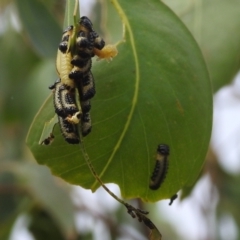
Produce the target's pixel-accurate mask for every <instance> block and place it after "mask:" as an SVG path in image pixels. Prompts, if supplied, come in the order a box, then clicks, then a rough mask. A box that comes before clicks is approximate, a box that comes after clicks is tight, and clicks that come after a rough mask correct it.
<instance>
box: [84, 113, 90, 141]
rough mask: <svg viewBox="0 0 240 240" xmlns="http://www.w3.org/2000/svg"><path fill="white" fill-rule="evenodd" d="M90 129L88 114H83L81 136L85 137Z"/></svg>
mask: <svg viewBox="0 0 240 240" xmlns="http://www.w3.org/2000/svg"><path fill="white" fill-rule="evenodd" d="M91 129H92V122H91V117H90V113H89V112H88V113H84V114H83V116H82V135H83V136H84V137H85V136H87V135H88V134H89V133H90V132H91Z"/></svg>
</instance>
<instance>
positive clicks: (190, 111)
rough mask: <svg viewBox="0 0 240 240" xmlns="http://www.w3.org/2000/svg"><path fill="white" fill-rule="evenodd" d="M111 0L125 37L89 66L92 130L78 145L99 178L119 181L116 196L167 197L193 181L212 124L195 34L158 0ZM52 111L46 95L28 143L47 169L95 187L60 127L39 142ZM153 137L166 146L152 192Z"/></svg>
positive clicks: (79, 154) (155, 142)
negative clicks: (165, 165) (110, 54)
mask: <svg viewBox="0 0 240 240" xmlns="http://www.w3.org/2000/svg"><path fill="white" fill-rule="evenodd" d="M112 2H113V4H114V6H115V7H116V9H117V11H118V14H119V15H120V16H121V18H122V21H123V22H124V24H125V26H126V28H125V29H126V34H125V41H124V42H122V43H121V44H119V46H118V51H119V54H118V56H117V57H116V58H114V60H113V61H112V62H110V63H107V62H105V61H99V62H96V63H95V64H94V66H93V69H92V72H93V75H94V77H95V82H96V90H97V94H96V96H95V97H94V98H93V99H92V100H91V103H92V109H91V116H92V122H93V129H92V132H91V133H90V134H89V135H88V136H87V137H85V138H84V139H83V143H82V144H84V146H85V149H86V152H87V153H88V155H89V157H90V160H91V162H92V164H93V166H94V168H95V170H96V172H97V173H98V175H99V176H100V177H101V179H102V181H103V182H105V183H108V182H112V183H116V184H118V185H119V187H120V189H121V193H122V195H123V197H125V198H133V197H140V198H141V199H143V200H144V201H158V200H160V199H164V198H170V197H171V196H173V195H174V194H175V193H176V192H177V191H178V190H179V189H181V188H182V187H183V186H187V185H191V184H192V183H193V182H194V180H195V179H196V177H197V176H198V174H199V172H200V170H201V167H202V165H203V162H204V158H205V155H206V151H207V148H208V144H209V139H210V133H211V123H212V92H211V84H210V81H209V76H208V72H207V69H206V66H205V63H204V60H203V57H202V55H201V51H200V50H199V48H198V46H197V44H196V42H195V40H194V39H193V37H192V36H191V34H190V33H189V31H188V30H187V29H186V27H185V26H184V25H183V24H182V22H181V21H180V20H179V19H178V17H176V15H175V14H174V13H173V12H172V11H171V10H170V9H168V8H167V7H166V6H165V5H164V4H163V3H161V2H160V1H157V0H145V1H136V0H135V1H128V0H119V1H117V0H114V1H112ZM53 116H54V108H53V104H52V97H51V96H50V97H49V99H48V100H47V101H46V102H45V104H44V105H43V107H42V108H41V109H40V111H39V112H38V114H37V115H36V117H35V119H34V121H33V123H32V126H31V128H30V131H29V134H28V137H27V144H28V146H29V147H30V149H31V151H32V153H33V154H34V156H35V158H36V160H37V161H38V163H39V164H44V165H47V166H49V167H50V169H51V170H52V172H53V174H54V175H57V176H59V177H61V178H63V179H65V180H66V181H68V182H70V183H72V184H76V185H80V186H82V187H84V188H91V189H92V190H93V191H95V190H96V189H97V188H98V187H99V184H98V182H97V181H96V180H95V178H94V177H93V176H92V175H91V172H90V170H89V169H88V166H87V164H86V162H85V160H84V157H83V155H82V152H81V150H80V148H81V146H79V145H70V144H67V143H66V142H65V141H64V139H63V137H62V136H61V133H60V130H59V126H57V127H55V128H54V133H53V134H54V136H55V140H54V142H53V143H52V144H51V145H50V146H43V145H39V140H40V138H41V136H42V132H43V129H44V125H45V123H46V122H47V121H49V120H51V119H52V118H53ZM160 143H164V144H168V145H169V147H170V156H169V162H170V163H169V170H168V174H167V177H166V179H165V181H164V183H163V184H162V186H161V187H160V189H159V190H156V191H153V190H150V189H149V182H150V177H151V175H152V172H153V169H154V166H155V155H156V149H157V145H158V144H160Z"/></svg>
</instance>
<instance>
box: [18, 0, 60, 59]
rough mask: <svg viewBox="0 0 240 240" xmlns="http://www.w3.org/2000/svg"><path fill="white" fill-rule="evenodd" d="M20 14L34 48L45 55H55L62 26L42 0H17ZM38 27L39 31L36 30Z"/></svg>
mask: <svg viewBox="0 0 240 240" xmlns="http://www.w3.org/2000/svg"><path fill="white" fill-rule="evenodd" d="M16 4H17V7H18V11H19V15H20V17H21V20H22V23H23V26H24V28H25V30H26V33H27V35H28V37H29V39H30V41H31V44H32V45H33V47H34V49H36V51H37V52H38V54H40V55H41V56H43V57H55V56H56V48H55V46H57V45H58V43H59V36H61V32H62V31H61V28H60V26H59V25H58V24H57V22H56V20H55V18H53V16H52V14H53V13H51V12H50V11H49V10H48V9H47V8H46V6H45V5H44V4H43V2H42V1H31V0H16ZM36 29H37V31H36Z"/></svg>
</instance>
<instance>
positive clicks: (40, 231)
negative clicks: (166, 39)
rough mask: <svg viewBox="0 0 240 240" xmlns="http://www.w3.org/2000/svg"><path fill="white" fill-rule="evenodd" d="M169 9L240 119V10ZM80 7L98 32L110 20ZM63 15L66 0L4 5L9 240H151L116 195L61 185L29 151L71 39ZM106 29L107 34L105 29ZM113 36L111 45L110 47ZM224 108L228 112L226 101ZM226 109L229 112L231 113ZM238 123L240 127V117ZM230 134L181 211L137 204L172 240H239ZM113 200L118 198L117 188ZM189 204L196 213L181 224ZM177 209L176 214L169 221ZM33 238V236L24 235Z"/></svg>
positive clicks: (1, 121) (224, 3) (1, 115)
mask: <svg viewBox="0 0 240 240" xmlns="http://www.w3.org/2000/svg"><path fill="white" fill-rule="evenodd" d="M163 2H165V3H166V4H167V5H169V6H170V7H171V8H172V10H173V11H174V12H175V13H176V14H177V15H178V16H179V17H180V18H181V19H182V21H183V22H184V23H185V24H186V26H187V27H188V28H189V30H190V31H191V32H192V34H193V36H194V37H195V39H196V40H197V42H198V44H199V46H200V48H201V50H202V52H203V55H204V57H205V60H206V63H207V66H208V69H209V72H210V76H211V79H212V84H213V89H214V93H217V94H219V91H221V90H222V89H223V88H224V87H225V86H226V85H227V87H228V89H229V88H230V87H231V88H232V89H234V91H230V95H231V93H232V94H235V96H236V97H235V100H236V101H235V102H234V104H232V103H229V106H230V107H231V106H233V105H234V106H235V105H236V108H235V109H233V113H234V112H235V111H236V112H237V110H239V109H238V108H237V107H238V106H239V105H240V100H239V98H240V97H239V96H240V93H239V92H240V90H239V88H237V84H236V81H235V82H233V83H232V80H233V77H234V76H235V75H236V74H237V72H238V70H239V66H240V31H239V29H240V1H239V0H232V1H228V0H211V1H209V0H202V1H200V0H195V1H193V0H183V1H174V0H165V1H163ZM81 4H82V5H83V7H82V10H84V9H85V10H86V11H88V12H91V10H94V12H95V14H94V16H92V19H93V21H95V25H96V26H97V25H98V22H99V19H100V17H101V14H104V11H106V6H107V4H106V2H105V1H104V0H102V1H97V2H96V3H95V1H81ZM64 10H65V1H63V0H15V1H14V0H12V1H11V0H1V1H0V111H1V112H0V239H12V240H18V239H24V240H27V239H37V240H38V239H39V240H41V239H45V240H48V239H49V240H50V239H67V240H74V239H146V238H147V236H148V232H147V229H146V228H145V226H143V225H141V224H138V223H137V221H133V220H132V219H131V218H130V217H129V215H128V214H126V211H125V209H124V208H123V207H121V206H118V204H117V203H115V202H114V201H113V200H111V199H110V197H109V196H108V195H107V193H105V192H104V191H103V190H101V189H100V190H98V191H97V192H96V193H94V194H91V193H90V192H89V191H86V190H82V189H79V188H76V187H75V188H73V187H72V186H69V185H68V184H66V183H65V182H63V181H62V180H61V179H58V178H55V177H52V175H51V173H50V171H49V170H48V169H47V168H46V167H43V166H39V165H37V164H36V162H35V160H34V159H33V157H32V155H31V153H30V152H29V150H28V149H27V147H26V146H25V138H26V134H27V131H28V128H29V126H30V124H31V121H32V120H33V118H34V115H35V114H36V112H37V111H38V109H39V108H40V106H41V105H42V103H43V101H44V100H45V99H46V97H47V96H48V95H49V94H50V91H49V89H48V86H49V85H50V84H52V83H53V82H54V81H55V79H56V77H57V76H56V71H55V57H56V46H57V45H58V42H59V38H60V36H61V32H62V23H63V19H64ZM96 13H97V14H96ZM98 27H99V31H101V26H99V25H98ZM36 29H37V31H36ZM117 30H119V29H117ZM118 32H119V31H118ZM103 34H104V33H103ZM107 34H108V33H105V38H107V39H111V38H110V36H109V35H107ZM117 38H119V36H117ZM112 39H113V41H115V40H117V39H114V38H112ZM230 84H232V85H230ZM237 94H238V95H237ZM203 101H204V99H203ZM222 102H225V103H227V100H225V99H224V96H223V98H222ZM231 104H232V105H231ZM217 106H218V110H219V109H220V110H221V106H222V105H220V107H219V105H217ZM225 107H226V106H225ZM236 114H237V113H236ZM233 116H236V117H235V118H236V119H237V117H238V116H239V115H233ZM233 118H234V117H233ZM238 119H239V118H238ZM217 120H219V119H217ZM230 125H232V126H231V127H232V128H231V129H233V130H232V133H231V134H230V135H229V137H228V138H225V139H223V140H222V142H223V143H224V144H223V145H221V146H219V145H216V144H215V145H214V144H213V145H214V146H215V147H211V146H210V148H209V154H208V155H207V159H206V164H205V167H204V169H203V173H202V177H199V181H198V182H197V183H196V187H195V189H194V190H193V191H192V189H184V190H183V192H182V195H183V196H184V197H185V199H184V200H183V203H182V204H181V203H179V202H178V201H176V202H174V204H173V206H172V207H168V206H167V203H166V202H165V201H163V204H160V205H159V204H152V205H149V204H148V205H145V206H143V205H142V203H141V202H139V201H138V200H132V202H131V203H133V204H134V205H137V206H139V207H141V208H147V209H148V210H150V212H151V216H153V221H154V222H155V224H156V225H157V226H158V227H159V229H160V231H161V232H162V235H163V236H164V240H167V239H179V240H181V239H189V240H190V239H191V240H195V239H196V240H213V239H228V240H235V239H236V240H237V239H240V234H239V229H240V201H239V200H240V188H239V185H240V175H239V170H238V169H237V167H236V171H235V172H234V171H230V170H228V169H226V168H224V164H220V161H219V153H220V150H221V148H223V147H224V148H226V150H228V149H229V151H230V150H231V151H234V150H236V155H237V156H236V159H237V160H238V162H240V156H239V155H238V153H239V151H237V150H238V148H240V141H239V138H237V136H238V135H239V131H240V126H239V124H238V125H234V124H231V123H227V124H225V125H224V126H225V127H226V128H228V127H229V126H230ZM218 126H219V125H218ZM233 127H235V129H234V128H233ZM214 129H215V130H214V134H215V135H214V136H221V132H223V129H220V128H215V127H214ZM226 132H227V131H226ZM217 134H219V135H217ZM215 138H216V137H215ZM213 140H214V139H213ZM234 141H235V142H236V141H237V144H236V145H234V146H236V148H235V149H233V148H230V147H229V146H231V145H233V142H234ZM225 143H226V144H225ZM216 146H217V147H216ZM226 152H227V151H226ZM228 157H229V155H228V154H226V156H223V158H224V159H225V162H227V163H228V164H231V163H230V161H228ZM226 165H227V164H226ZM206 179H207V180H206ZM204 181H205V183H204V184H205V185H204V184H203V183H202V182H204ZM197 188H199V190H197ZM113 191H117V192H118V189H117V188H116V187H114V186H113ZM195 193H196V194H195ZM93 195H94V196H93ZM84 199H85V200H84ZM184 202H185V203H188V204H189V206H188V208H187V207H186V208H187V209H188V210H189V209H191V211H192V212H190V213H187V212H186V213H183V214H182V215H181V216H179V217H177V216H178V213H179V212H181V206H183V205H184ZM185 205H186V204H185ZM185 205H184V206H185ZM169 208H171V209H172V210H174V211H171V212H169V210H168V209H169ZM197 213H200V216H199V215H198V214H197ZM191 214H192V215H193V216H195V217H196V219H195V220H196V223H194V222H191V224H192V225H187V224H186V226H183V225H184V224H183V222H186V223H187V222H189V221H188V219H189V218H190V215H191ZM194 214H195V215H194ZM174 218H179V219H180V221H179V223H175V221H174V220H173V219H174ZM151 219H152V218H151ZM194 224H195V225H194ZM196 225H197V226H198V227H199V232H195V233H194V232H193V231H190V230H188V228H191V229H196ZM194 226H195V227H194ZM13 229H14V234H13ZM24 229H25V230H26V231H27V232H28V234H30V235H24V234H26V231H23V230H24ZM184 229H185V230H184ZM188 231H189V232H188Z"/></svg>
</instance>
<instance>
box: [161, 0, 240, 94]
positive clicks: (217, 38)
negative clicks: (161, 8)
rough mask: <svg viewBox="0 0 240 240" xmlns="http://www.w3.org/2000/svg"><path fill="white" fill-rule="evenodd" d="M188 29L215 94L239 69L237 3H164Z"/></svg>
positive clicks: (215, 0) (213, 0)
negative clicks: (208, 74) (200, 55)
mask: <svg viewBox="0 0 240 240" xmlns="http://www.w3.org/2000/svg"><path fill="white" fill-rule="evenodd" d="M163 2H165V3H166V4H168V5H169V6H170V7H171V9H173V11H175V12H176V14H177V15H178V16H179V17H180V18H181V19H182V20H183V22H184V23H185V24H186V26H187V27H188V28H189V30H190V31H191V33H192V34H193V36H194V37H195V39H196V40H197V42H198V44H199V46H200V47H201V50H202V53H203V55H204V58H205V60H206V63H207V66H208V69H209V73H210V76H211V79H212V85H213V89H214V91H217V90H218V89H219V88H220V87H222V86H224V85H226V84H229V82H231V81H232V79H233V77H234V76H235V75H236V73H237V72H238V71H239V67H240V54H239V52H240V31H239V29H240V17H239V16H240V1H239V0H233V1H225V0H211V1H209V0H201V1H189V0H184V1H175V0H164V1H163Z"/></svg>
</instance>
